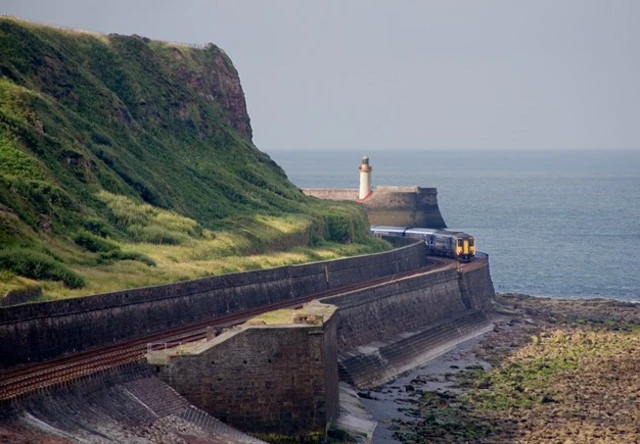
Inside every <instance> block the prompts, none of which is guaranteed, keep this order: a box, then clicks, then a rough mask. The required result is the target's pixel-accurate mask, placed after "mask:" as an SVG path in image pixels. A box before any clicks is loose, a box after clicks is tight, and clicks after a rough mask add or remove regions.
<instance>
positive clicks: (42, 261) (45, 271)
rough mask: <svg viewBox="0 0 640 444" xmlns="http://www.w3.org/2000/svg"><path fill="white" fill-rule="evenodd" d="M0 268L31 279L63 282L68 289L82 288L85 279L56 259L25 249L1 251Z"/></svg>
mask: <svg viewBox="0 0 640 444" xmlns="http://www.w3.org/2000/svg"><path fill="white" fill-rule="evenodd" d="M0 268H4V269H5V270H9V271H12V272H14V273H16V274H19V275H20V276H25V277H28V278H31V279H42V280H52V281H62V282H63V283H64V285H65V286H66V287H68V288H82V287H84V286H85V282H84V279H82V277H81V276H80V275H79V274H77V273H76V272H74V271H72V270H71V269H69V268H67V267H66V266H65V265H64V264H62V263H60V262H58V261H56V260H55V259H53V258H51V257H49V256H47V255H45V254H42V253H37V252H35V251H32V250H28V249H25V248H12V249H8V250H2V251H0Z"/></svg>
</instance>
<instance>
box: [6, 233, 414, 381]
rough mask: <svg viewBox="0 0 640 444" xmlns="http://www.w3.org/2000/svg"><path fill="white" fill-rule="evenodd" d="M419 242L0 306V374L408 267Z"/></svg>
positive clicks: (386, 274)
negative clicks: (341, 256)
mask: <svg viewBox="0 0 640 444" xmlns="http://www.w3.org/2000/svg"><path fill="white" fill-rule="evenodd" d="M426 264H427V259H426V257H425V251H424V245H423V244H421V243H417V244H413V245H410V246H407V247H404V248H400V249H397V250H392V251H389V252H384V253H378V254H373V255H367V256H358V257H352V258H345V259H339V260H333V261H323V262H315V263H310V264H303V265H292V266H285V267H279V268H274V269H269V270H259V271H253V272H248V273H236V274H228V275H222V276H214V277H210V278H205V279H199V280H194V281H187V282H181V283H176V284H169V285H161V286H156V287H147V288H140V289H134V290H125V291H119V292H115V293H109V294H102V295H96V296H87V297H83V298H73V299H65V300H59V301H51V302H43V303H33V304H22V305H16V306H11V307H0V337H1V338H2V341H0V357H2V358H1V359H0V369H6V368H9V367H12V366H15V365H19V364H25V363H29V362H38V361H42V360H46V359H51V358H55V357H59V356H63V355H65V354H69V353H72V352H77V351H81V350H85V349H89V348H92V347H98V346H104V345H108V344H113V343H116V342H118V341H122V340H126V339H133V338H136V337H140V336H144V335H148V334H152V333H156V332H160V331H163V330H166V329H169V328H173V327H179V326H182V325H187V324H189V323H194V322H198V321H203V320H205V319H210V318H215V317H219V316H222V315H226V314H229V313H233V312H236V311H239V310H245V309H250V308H256V307H262V306H265V305H268V304H271V303H275V302H280V301H284V300H287V299H292V298H296V297H299V296H303V295H307V294H311V293H315V292H320V291H324V290H328V289H332V288H337V287H342V286H345V285H350V284H354V283H357V282H362V281H366V280H369V279H375V278H379V277H383V276H388V275H393V274H396V273H401V272H405V271H410V270H415V269H418V268H421V267H424V266H425V265H426Z"/></svg>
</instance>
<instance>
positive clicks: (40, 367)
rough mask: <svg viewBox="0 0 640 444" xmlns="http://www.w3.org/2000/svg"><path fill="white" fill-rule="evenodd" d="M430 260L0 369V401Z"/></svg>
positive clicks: (370, 284)
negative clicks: (188, 323) (260, 305)
mask: <svg viewBox="0 0 640 444" xmlns="http://www.w3.org/2000/svg"><path fill="white" fill-rule="evenodd" d="M431 262H432V264H431V265H430V266H428V267H425V268H421V269H419V270H415V271H411V272H406V273H401V274H397V275H392V276H387V277H384V278H380V279H374V280H370V281H366V282H361V283H358V284H354V285H349V286H345V287H339V288H335V289H331V290H326V291H323V292H319V293H313V294H310V295H307V296H303V297H299V298H295V299H289V300H286V301H281V302H278V303H273V304H269V305H266V306H263V307H259V308H254V309H249V310H242V311H239V312H236V313H230V314H227V315H224V316H219V317H216V318H212V319H208V320H206V321H203V322H199V323H196V324H191V325H189V326H185V327H179V328H175V329H171V330H167V331H165V332H162V333H157V334H153V335H148V336H144V337H141V338H137V339H134V340H130V341H125V342H121V343H118V344H114V345H110V346H106V347H100V348H96V349H93V350H87V351H84V352H80V353H76V354H73V355H70V356H66V357H63V358H58V359H54V360H50V361H46V362H43V363H38V364H31V365H28V366H24V367H20V368H17V369H13V370H9V371H5V372H3V373H0V402H2V401H7V400H11V399H15V398H17V397H20V396H23V395H27V394H29V393H32V392H35V391H37V390H41V389H44V388H49V387H54V386H59V385H61V384H64V383H66V382H69V381H73V380H76V379H80V378H83V377H86V376H89V375H92V374H96V373H98V372H100V371H104V370H108V369H110V368H114V367H118V366H120V365H123V364H130V363H135V362H142V361H143V360H144V358H145V353H146V352H147V351H148V350H152V349H154V348H156V347H162V348H171V347H175V346H178V345H180V344H183V343H185V342H192V341H198V340H201V339H204V338H206V336H207V333H208V332H209V328H211V327H216V328H225V327H230V326H233V325H237V324H241V323H243V322H245V321H246V320H248V319H250V318H252V317H254V316H256V315H258V314H261V313H265V312H268V311H272V310H278V309H281V308H295V307H298V306H302V305H303V304H304V303H306V302H309V301H311V300H314V299H323V298H326V297H329V296H335V295H338V294H342V293H347V292H351V291H355V290H361V289H364V288H367V287H373V286H376V285H380V284H384V283H389V282H392V281H394V280H398V279H403V278H406V277H410V276H414V275H418V274H422V273H425V272H427V271H432V270H433V269H434V268H437V267H442V266H446V263H447V262H446V261H444V260H440V259H431Z"/></svg>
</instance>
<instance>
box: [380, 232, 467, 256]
mask: <svg viewBox="0 0 640 444" xmlns="http://www.w3.org/2000/svg"><path fill="white" fill-rule="evenodd" d="M371 231H372V232H373V233H374V234H376V235H378V236H401V237H411V238H416V239H422V240H424V243H425V245H426V246H427V254H429V255H434V256H444V257H450V258H453V259H457V260H459V261H460V262H470V261H472V260H473V258H474V257H475V255H476V242H475V239H474V238H473V236H471V235H469V234H467V233H463V232H461V231H447V230H435V229H431V228H406V227H388V226H382V225H373V226H371Z"/></svg>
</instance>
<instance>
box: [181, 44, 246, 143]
mask: <svg viewBox="0 0 640 444" xmlns="http://www.w3.org/2000/svg"><path fill="white" fill-rule="evenodd" d="M204 52H206V53H208V54H204V56H203V57H199V59H200V60H199V61H200V63H201V64H202V66H203V67H204V70H203V71H202V72H196V71H193V70H190V69H189V65H188V63H187V60H185V57H184V56H183V55H182V54H181V52H180V50H179V49H178V48H173V57H174V58H175V60H176V61H177V63H178V69H177V71H178V75H179V77H180V78H181V79H183V80H184V81H185V82H186V83H187V84H188V85H189V86H190V87H191V88H193V89H194V91H196V92H197V93H198V94H200V95H201V96H202V97H204V98H206V99H207V100H209V101H212V102H217V103H220V104H221V105H222V106H223V108H224V110H225V111H226V114H227V116H226V123H227V124H228V125H229V126H230V127H232V128H234V129H235V130H236V131H238V133H240V134H242V135H243V136H244V137H245V138H246V139H247V140H248V141H249V142H251V140H252V137H253V133H252V130H251V122H250V120H249V114H248V113H247V104H246V102H245V99H244V93H243V91H242V85H241V84H240V77H239V76H238V72H237V71H236V69H235V68H234V66H233V64H232V63H231V60H230V59H229V57H227V55H226V54H225V53H224V52H223V51H222V50H221V49H219V48H218V47H216V46H215V45H213V44H208V45H207V46H206V48H205V51H204ZM197 55H202V54H197Z"/></svg>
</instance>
